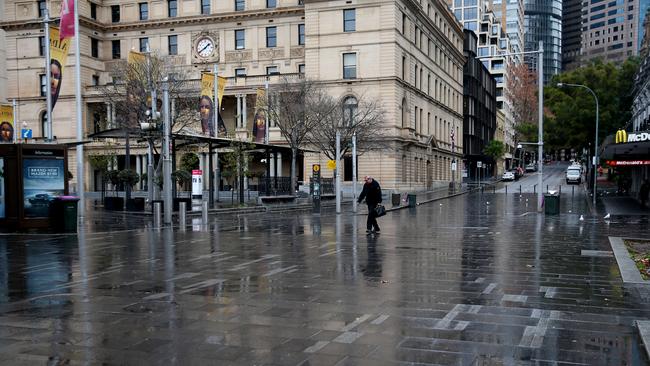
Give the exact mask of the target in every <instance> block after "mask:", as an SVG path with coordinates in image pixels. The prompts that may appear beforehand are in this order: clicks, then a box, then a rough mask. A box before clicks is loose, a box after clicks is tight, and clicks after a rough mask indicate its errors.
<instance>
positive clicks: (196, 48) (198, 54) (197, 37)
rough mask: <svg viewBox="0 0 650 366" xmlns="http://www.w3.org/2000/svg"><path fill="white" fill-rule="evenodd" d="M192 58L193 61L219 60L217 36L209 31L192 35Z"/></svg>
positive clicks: (210, 61) (208, 61) (207, 61)
mask: <svg viewBox="0 0 650 366" xmlns="http://www.w3.org/2000/svg"><path fill="white" fill-rule="evenodd" d="M192 45H193V47H192V60H193V62H194V63H212V62H219V36H218V35H217V34H213V33H210V32H201V33H198V34H194V35H192Z"/></svg>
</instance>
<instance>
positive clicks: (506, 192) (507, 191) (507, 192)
mask: <svg viewBox="0 0 650 366" xmlns="http://www.w3.org/2000/svg"><path fill="white" fill-rule="evenodd" d="M506 194H508V186H506Z"/></svg>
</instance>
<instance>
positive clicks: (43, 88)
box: [38, 74, 47, 97]
mask: <svg viewBox="0 0 650 366" xmlns="http://www.w3.org/2000/svg"><path fill="white" fill-rule="evenodd" d="M38 78H39V80H40V86H41V97H44V96H45V93H47V80H46V79H45V74H40V75H38Z"/></svg>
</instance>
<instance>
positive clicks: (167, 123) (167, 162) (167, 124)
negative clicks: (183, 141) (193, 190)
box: [162, 78, 172, 224]
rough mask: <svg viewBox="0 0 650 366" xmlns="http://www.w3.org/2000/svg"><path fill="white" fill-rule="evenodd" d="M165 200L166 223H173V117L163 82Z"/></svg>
mask: <svg viewBox="0 0 650 366" xmlns="http://www.w3.org/2000/svg"><path fill="white" fill-rule="evenodd" d="M162 88H163V146H162V152H163V156H162V158H163V200H164V204H163V206H164V210H165V216H164V221H163V222H164V223H165V224H171V223H172V160H171V156H170V151H169V145H170V143H171V118H170V117H171V116H170V115H169V82H168V80H167V78H165V79H164V80H163V84H162Z"/></svg>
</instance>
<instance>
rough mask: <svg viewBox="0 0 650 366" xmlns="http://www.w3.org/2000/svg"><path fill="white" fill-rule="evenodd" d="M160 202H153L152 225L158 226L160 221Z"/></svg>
mask: <svg viewBox="0 0 650 366" xmlns="http://www.w3.org/2000/svg"><path fill="white" fill-rule="evenodd" d="M160 211H161V210H160V202H154V203H153V227H160V222H161V221H162V218H161V216H160V215H161V213H160Z"/></svg>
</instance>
